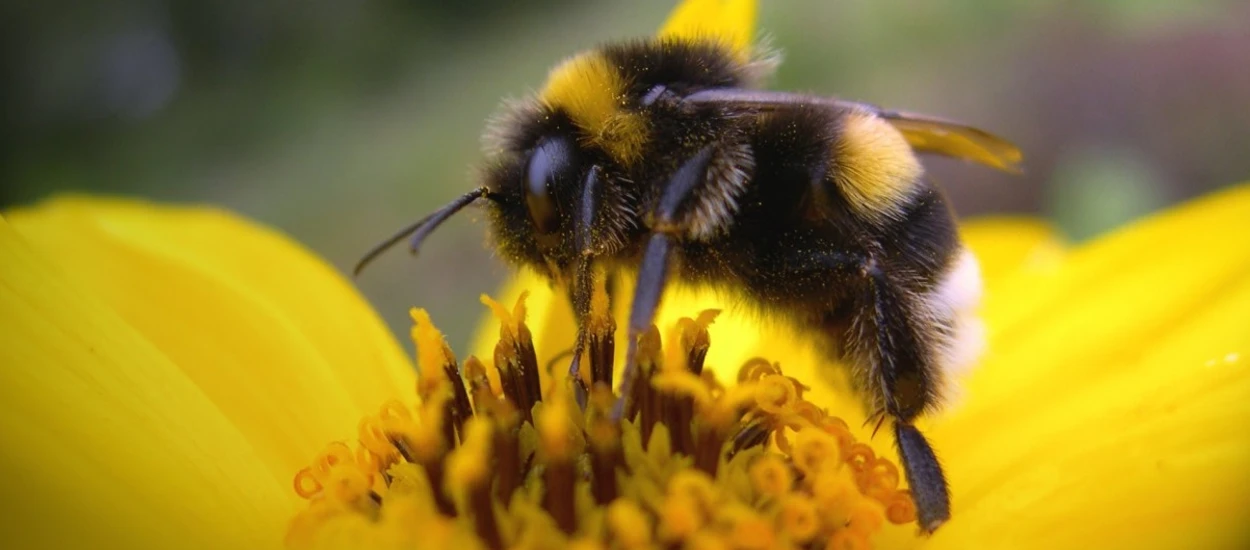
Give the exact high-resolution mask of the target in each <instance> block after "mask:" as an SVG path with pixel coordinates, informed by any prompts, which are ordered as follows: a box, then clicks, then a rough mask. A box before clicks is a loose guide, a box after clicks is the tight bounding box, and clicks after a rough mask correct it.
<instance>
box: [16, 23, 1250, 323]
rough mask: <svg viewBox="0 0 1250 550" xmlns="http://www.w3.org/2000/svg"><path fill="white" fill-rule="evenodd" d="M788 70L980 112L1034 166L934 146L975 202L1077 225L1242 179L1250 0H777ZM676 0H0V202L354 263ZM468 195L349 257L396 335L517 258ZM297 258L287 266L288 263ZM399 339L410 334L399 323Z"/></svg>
mask: <svg viewBox="0 0 1250 550" xmlns="http://www.w3.org/2000/svg"><path fill="white" fill-rule="evenodd" d="M761 3H762V4H763V5H762V6H761V22H760V23H761V27H762V28H763V29H764V30H765V32H767V33H768V34H769V35H770V36H771V37H772V42H773V44H774V45H775V46H777V47H779V48H781V49H783V50H784V52H785V60H786V61H785V63H784V64H783V65H782V66H781V70H780V73H779V74H778V78H777V79H776V81H775V82H774V83H773V87H777V88H785V89H795V90H804V91H814V92H820V93H826V94H836V95H840V96H844V97H848V98H853V99H862V100H866V101H871V102H875V103H879V104H882V105H886V106H891V107H896V108H902V109H909V110H915V111H922V112H928V113H932V114H938V115H942V116H946V117H950V118H955V119H959V120H962V121H967V122H971V123H974V124H977V125H979V126H981V127H984V128H986V129H990V130H992V131H994V132H996V133H999V134H1001V135H1004V136H1007V137H1009V138H1011V139H1013V140H1014V141H1016V142H1017V143H1018V144H1019V145H1020V146H1021V147H1022V148H1023V149H1024V151H1025V154H1026V169H1027V174H1026V175H1024V176H1023V177H1019V178H1016V177H1011V176H1007V175H1004V174H999V173H995V172H991V171H988V170H985V169H982V168H979V167H975V166H969V165H964V164H961V163H958V162H952V161H945V160H940V159H935V160H932V161H930V162H928V164H929V167H930V170H931V173H932V174H934V177H935V178H936V179H937V181H938V182H940V183H941V184H943V185H944V186H945V187H946V188H947V189H948V190H949V192H950V194H951V195H952V197H953V199H954V202H955V204H956V207H957V209H958V210H959V211H960V212H961V213H962V214H964V215H977V214H986V213H1020V212H1023V213H1040V214H1043V215H1046V216H1048V217H1051V218H1053V219H1054V220H1055V221H1056V223H1058V224H1059V226H1060V227H1061V228H1062V229H1063V230H1064V231H1065V232H1066V233H1067V234H1068V235H1069V236H1070V237H1072V238H1074V239H1081V238H1085V237H1088V236H1090V235H1092V234H1095V233H1097V232H1100V231H1103V230H1105V229H1106V228H1108V227H1112V226H1114V225H1116V224H1119V223H1122V222H1123V221H1124V220H1127V219H1131V218H1133V217H1136V216H1139V215H1141V214H1143V213H1145V212H1148V211H1151V210H1153V209H1157V208H1159V207H1162V206H1165V205H1167V204H1170V203H1173V202H1175V201H1178V200H1183V199H1185V198H1188V197H1192V196H1194V195H1198V194H1201V193H1203V192H1205V191H1208V190H1211V189H1214V188H1216V187H1219V186H1221V185H1226V184H1231V183H1234V182H1237V181H1241V180H1246V179H1250V151H1247V149H1246V144H1247V143H1250V70H1247V67H1250V24H1248V22H1250V2H1245V1H1244V0H1230V1H1216V0H1207V1H1188V2H1171V1H1164V0H1107V1H1097V2H1096V1H1085V2H1076V1H1056V2H1035V1H1023V0H1011V1H997V2H995V1H990V0H959V1H952V2H926V1H922V0H911V1H906V0H877V1H871V2H870V1H866V0H854V1H852V0H844V1H836V0H834V1H831V0H801V1H800V0H772V1H769V0H763V1H762V2H761ZM672 4H673V2H672V1H671V0H647V1H644V2H624V1H616V2H609V1H600V2H576V1H573V0H543V1H530V2H525V3H524V4H522V3H518V2H507V1H503V0H460V1H459V2H441V1H432V0H422V1H408V2H400V1H395V0H390V1H373V2H365V1H347V0H301V1H290V0H285V1H282V0H279V1H268V2H265V1H261V2H257V1H254V0H218V1H215V2H206V1H201V2H176V1H172V0H111V1H110V2H107V3H101V2H95V1H93V0H63V1H60V2H55V3H53V2H44V3H37V2H25V3H19V2H6V3H4V5H3V6H0V48H2V49H0V52H2V54H0V74H2V75H3V76H4V78H5V85H4V87H3V91H2V92H0V93H2V94H3V95H0V109H3V131H2V133H0V140H3V141H2V142H0V144H2V146H0V178H2V181H3V182H4V186H3V191H2V194H0V206H12V205H15V204H22V203H28V202H31V201H35V200H38V199H39V198H40V197H44V196H47V195H49V194H52V193H56V192H60V191H69V190H75V191H91V192H96V193H113V194H124V195H133V196H142V197H151V198H155V199H160V200H171V201H180V202H199V203H211V204H218V205H223V206H225V207H228V208H231V209H233V210H237V211H239V212H242V213H244V214H246V215H249V216H251V217H254V218H256V219H259V220H261V221H263V222H266V223H268V224H271V225H273V226H276V227H278V228H280V229H282V230H283V231H285V232H287V233H288V234H290V235H292V236H294V237H295V238H296V239H298V240H300V241H302V242H303V243H305V244H307V245H308V246H309V247H310V248H312V249H313V250H315V251H317V252H318V253H320V254H321V255H323V256H324V257H326V258H328V259H329V261H331V262H333V263H334V264H335V265H336V266H338V267H339V268H340V269H344V270H346V269H349V268H350V266H351V265H352V263H354V261H355V260H356V259H357V258H358V257H359V255H360V254H361V253H362V252H363V251H365V250H366V249H367V248H368V247H370V246H371V245H373V244H374V243H375V242H376V241H378V240H379V239H380V238H382V237H384V236H386V235H388V234H389V233H390V232H392V231H393V230H394V229H396V228H398V227H400V226H402V225H404V224H406V223H408V222H410V221H412V220H414V219H416V218H417V217H419V216H421V215H423V214H425V213H426V212H427V211H429V210H430V209H432V208H434V207H435V206H437V205H439V204H442V203H443V202H445V201H447V200H449V199H451V198H452V197H454V196H456V195H458V194H460V193H461V192H463V191H465V190H467V189H468V188H470V187H471V186H472V185H473V182H472V181H471V180H470V170H469V168H470V167H471V166H472V164H473V162H475V160H476V159H477V154H478V135H479V132H480V131H481V129H482V125H483V121H484V120H485V119H486V118H487V116H488V115H490V114H491V113H492V112H493V111H494V109H495V108H496V106H497V105H498V102H499V100H500V99H501V98H503V97H505V96H509V95H511V96H517V95H522V94H525V93H527V92H528V91H530V90H532V89H534V88H536V87H538V86H539V85H541V83H542V80H543V78H544V76H545V73H546V69H547V68H548V67H549V66H550V65H551V64H553V63H554V62H556V61H557V60H559V59H560V58H561V57H563V56H565V55H569V54H571V53H573V52H576V51H577V50H579V49H581V48H585V47H588V46H592V45H594V44H596V43H597V42H599V41H603V40H607V39H611V38H618V37H631V36H636V35H644V34H649V33H651V32H652V31H653V30H654V29H655V28H656V27H657V25H658V24H659V23H660V22H661V21H662V20H663V19H664V17H665V15H666V13H667V12H668V10H669V9H670V8H671V7H672ZM477 217H478V216H477V215H476V214H474V215H469V216H463V217H461V218H459V219H455V220H453V221H451V222H450V223H448V224H447V225H446V226H445V227H444V229H443V230H441V231H440V232H439V234H438V235H437V236H436V237H435V238H433V239H431V240H430V241H429V245H428V247H427V248H426V249H425V250H424V252H423V254H422V257H421V258H420V259H419V261H413V260H412V259H411V258H410V257H409V256H408V255H407V254H404V253H402V251H398V252H396V253H393V254H391V255H389V256H387V257H384V258H383V259H382V260H381V261H379V262H377V263H376V264H375V265H374V266H373V267H372V268H371V269H370V270H369V271H367V272H366V273H365V274H364V275H363V276H362V277H361V278H360V279H359V280H358V281H357V284H358V286H359V287H360V288H361V289H362V290H363V291H364V293H365V294H366V295H367V296H368V298H369V299H370V300H371V301H372V302H373V303H374V305H375V306H376V307H377V309H378V310H379V311H380V312H381V313H382V315H383V316H384V317H386V319H387V320H388V322H390V323H391V325H392V326H393V327H395V328H396V330H397V332H400V333H401V334H402V333H404V332H406V327H407V315H406V312H407V309H408V307H409V306H410V305H422V306H425V307H427V308H429V309H430V310H431V311H432V313H433V315H434V316H435V318H436V319H438V320H439V321H440V325H441V326H442V327H443V328H444V329H445V330H446V331H447V332H448V333H449V336H450V337H451V339H452V342H453V345H456V346H457V347H460V346H461V345H462V344H463V343H464V342H466V340H467V338H468V335H469V333H470V331H471V330H472V327H473V325H474V322H475V319H477V318H478V316H479V315H480V314H481V313H482V308H481V307H480V306H479V305H478V303H477V298H476V297H477V295H478V294H479V293H481V292H484V291H491V290H493V289H494V288H495V287H496V285H497V284H498V283H499V281H501V280H502V278H503V277H504V276H505V274H506V270H505V269H504V267H503V266H502V265H500V264H499V263H498V262H497V261H495V260H494V259H493V258H492V257H491V254H490V251H489V250H487V249H486V248H485V246H484V239H483V237H484V234H485V227H484V226H483V225H482V224H481V223H476V222H479V221H480V220H477V219H475V218H477ZM275 269H281V266H275ZM403 340H405V341H406V338H404V339H403Z"/></svg>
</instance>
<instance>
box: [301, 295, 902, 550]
mask: <svg viewBox="0 0 1250 550" xmlns="http://www.w3.org/2000/svg"><path fill="white" fill-rule="evenodd" d="M483 302H485V303H486V304H487V305H488V306H489V307H490V308H491V309H492V310H494V312H495V315H496V317H498V318H499V320H500V338H499V341H498V343H497V344H496V346H495V350H494V357H493V361H494V370H493V371H492V370H488V369H487V368H486V366H485V365H484V364H483V362H482V361H480V360H478V359H477V358H475V357H469V358H468V359H466V360H465V361H464V362H463V363H460V362H458V361H457V360H456V358H455V356H454V355H453V354H452V352H451V350H450V348H448V346H447V345H446V343H445V341H444V340H443V337H442V335H441V334H440V333H439V332H438V331H437V329H435V328H434V326H433V324H432V323H431V322H430V319H429V317H428V315H427V314H426V313H425V312H424V311H422V310H414V311H413V319H414V322H415V325H414V328H413V338H414V340H415V341H416V344H417V349H418V361H419V364H420V366H421V372H422V376H421V378H420V380H419V382H418V384H417V393H418V395H419V397H420V404H418V405H415V406H411V407H409V406H406V405H404V404H402V403H397V402H393V403H386V404H384V405H383V406H382V407H381V408H380V410H379V411H378V413H377V414H375V415H371V416H368V417H366V418H364V419H362V420H361V422H360V428H359V433H358V435H357V444H356V445H354V446H352V445H348V444H346V443H341V442H340V443H332V444H330V445H329V446H328V447H327V448H326V450H325V451H324V452H323V453H321V455H320V456H318V457H317V458H316V459H315V460H314V461H313V463H312V464H311V465H310V466H308V467H306V468H304V469H303V470H301V471H300V472H299V473H297V474H296V475H295V480H294V489H295V492H296V493H297V494H299V496H301V497H303V498H304V499H306V500H307V503H308V505H307V507H306V508H305V509H304V510H302V511H301V512H300V513H299V514H298V515H297V516H296V517H295V518H294V519H293V520H292V522H291V524H290V526H289V529H288V533H287V544H288V546H290V547H292V548H322V547H326V548H332V547H333V548H338V547H354V548H383V547H386V548H404V547H432V548H442V547H448V548H460V547H465V548H557V547H566V546H569V547H572V546H576V547H579V548H606V547H609V546H619V547H623V548H638V547H650V546H653V545H656V544H657V543H658V544H661V545H663V546H666V547H679V546H687V545H689V546H692V547H719V546H718V545H722V546H725V547H729V546H731V545H732V546H734V547H745V548H772V547H777V546H785V545H802V546H824V547H829V548H868V547H870V546H871V545H870V538H871V536H872V535H873V534H874V533H876V532H877V531H879V530H880V529H881V527H882V526H883V525H884V523H885V522H886V521H888V522H890V523H894V524H906V523H911V522H912V521H914V520H915V508H914V505H913V503H912V500H911V496H910V494H909V493H908V492H907V491H906V490H904V489H900V488H899V481H900V479H899V471H898V468H897V467H896V466H895V465H894V464H893V463H892V462H890V461H889V460H887V459H885V458H882V457H878V456H876V455H875V454H874V453H873V451H872V449H871V448H870V447H869V446H868V445H866V444H864V443H860V442H857V441H856V440H855V438H854V436H853V435H852V434H851V431H850V429H849V428H848V426H847V425H846V423H845V422H843V421H842V420H841V419H838V418H836V417H832V416H829V415H828V414H826V413H825V412H824V411H823V410H822V409H820V408H819V407H817V406H816V405H814V404H813V403H811V402H809V401H807V400H805V399H804V392H805V391H806V390H807V388H806V386H804V385H803V384H802V383H800V382H799V381H798V380H795V379H794V378H791V377H787V376H786V375H785V374H784V373H783V372H782V370H781V367H780V366H779V365H777V364H775V363H770V362H768V361H766V360H764V359H758V358H757V359H751V360H750V361H747V362H746V363H745V364H744V365H743V366H742V368H741V369H740V370H739V373H738V380H737V381H736V383H734V384H732V385H728V386H726V385H722V384H721V383H719V382H718V381H717V380H716V378H715V377H714V376H713V375H712V373H711V371H710V370H708V371H704V369H703V362H704V358H705V357H706V355H707V350H708V347H709V345H710V339H709V337H708V330H707V328H708V325H710V324H711V323H712V321H713V319H714V318H715V317H716V313H717V312H715V311H706V312H703V313H702V314H700V315H699V316H698V317H696V318H693V319H682V320H681V321H679V322H678V324H677V326H676V327H675V328H674V329H673V330H672V332H671V333H670V334H669V337H668V338H667V339H666V340H667V346H666V347H664V348H662V347H661V344H660V334H659V331H658V330H656V329H655V327H652V329H651V330H650V331H649V332H647V333H646V334H645V335H644V336H643V337H642V338H641V340H640V342H639V346H638V350H639V352H638V356H639V358H638V365H637V367H638V369H637V371H638V372H639V373H640V379H639V380H638V383H635V384H634V385H633V390H632V392H631V395H630V396H628V397H629V399H628V401H627V403H628V406H627V407H626V414H625V419H624V420H622V421H619V422H614V421H613V420H612V419H611V415H610V411H611V409H612V406H613V403H614V402H615V400H616V399H618V398H619V397H620V396H619V395H617V394H615V393H614V392H613V390H612V387H613V385H612V382H613V381H612V373H613V370H614V369H613V366H614V365H613V357H614V355H615V349H614V346H615V344H614V339H613V333H614V330H615V323H614V321H613V320H612V318H611V317H610V316H609V315H608V314H607V313H606V311H607V308H606V307H592V319H591V320H590V322H589V323H588V324H587V327H588V342H587V350H586V354H585V356H584V363H583V366H582V368H581V373H580V376H579V377H578V378H569V377H565V376H557V375H552V374H549V373H546V372H543V369H540V367H539V364H538V360H537V354H536V353H535V350H534V346H533V339H532V336H531V334H530V331H529V328H528V327H526V325H525V297H524V296H522V297H521V299H520V300H518V301H517V303H516V305H515V307H514V308H513V309H512V310H508V309H507V308H506V307H504V306H503V305H501V304H499V303H497V302H495V301H493V300H491V299H489V298H486V297H483ZM600 306H602V304H600ZM587 363H588V364H587ZM587 367H589V368H587Z"/></svg>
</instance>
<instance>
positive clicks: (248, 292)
mask: <svg viewBox="0 0 1250 550" xmlns="http://www.w3.org/2000/svg"><path fill="white" fill-rule="evenodd" d="M9 219H10V222H11V223H12V225H13V226H14V228H16V230H17V231H19V232H20V233H21V234H22V235H23V237H25V238H26V239H27V240H28V241H29V242H31V243H32V245H33V247H34V248H35V249H36V250H37V251H38V253H39V254H40V255H41V256H42V257H43V258H44V259H45V260H47V261H49V262H50V263H53V264H56V265H59V266H60V267H61V269H62V271H63V272H64V273H66V274H67V276H68V278H69V279H71V280H72V281H73V282H74V283H75V284H76V285H77V286H79V287H80V288H82V289H83V290H84V291H86V292H89V293H91V294H92V295H94V296H98V297H99V298H100V299H101V300H102V301H103V302H104V303H106V304H108V305H109V306H110V307H111V308H112V309H113V310H115V311H116V312H117V313H118V314H119V315H120V316H121V318H122V319H124V320H125V322H126V323H127V324H129V325H130V326H132V327H134V328H135V329H136V330H137V331H138V332H139V333H141V334H142V335H143V336H144V337H145V338H146V339H147V340H148V341H150V342H151V343H152V344H153V345H154V346H156V348H157V349H159V350H160V351H161V353H162V354H164V355H165V356H166V357H168V358H169V360H170V361H172V362H173V363H174V364H175V365H177V366H178V367H179V368H181V369H182V370H183V371H184V372H185V374H186V375H187V376H188V377H189V378H190V380H191V381H192V382H194V384H195V385H196V386H198V387H199V388H201V389H202V391H204V392H205V393H206V394H207V395H208V396H210V397H211V399H212V400H213V401H214V402H215V403H216V404H217V405H218V406H219V407H220V409H221V411H222V413H223V414H225V415H226V417H227V418H228V419H230V420H231V421H232V422H234V423H235V424H236V425H237V426H239V428H240V430H242V431H243V433H244V435H245V436H246V437H247V439H248V441H250V442H251V443H252V444H253V445H254V446H255V448H256V450H257V452H258V454H259V455H260V457H261V458H262V460H264V462H265V464H266V465H268V466H269V467H270V468H271V470H272V471H273V472H275V475H279V476H286V475H293V474H294V472H295V471H297V470H298V469H299V468H300V467H302V466H303V465H305V464H306V463H307V461H308V460H309V459H310V458H312V457H313V456H314V455H315V454H316V453H317V452H318V451H320V450H321V447H322V446H323V445H324V444H325V443H326V442H327V441H332V440H339V439H344V438H346V437H350V436H352V435H354V433H355V428H356V426H355V424H356V422H357V420H358V419H359V418H360V417H361V416H362V415H363V414H365V413H366V412H371V411H373V410H374V409H375V408H376V407H377V406H378V405H379V404H380V403H383V402H385V401H387V400H388V399H393V398H398V397H404V396H407V395H409V394H410V392H411V391H412V388H413V387H414V385H413V384H414V377H413V374H412V371H411V369H410V367H409V366H408V362H407V361H406V360H405V358H404V357H403V353H402V351H401V349H400V348H399V347H398V344H396V343H395V341H394V339H393V338H392V337H391V336H390V334H389V333H388V332H387V330H386V328H385V327H384V325H383V324H382V323H381V322H380V321H379V320H378V319H377V317H376V315H375V314H374V313H373V312H372V311H370V310H369V308H368V306H367V305H366V304H365V303H364V302H363V300H362V299H361V298H360V297H359V295H358V294H357V293H356V292H355V291H354V290H353V289H352V288H351V287H350V286H349V285H348V284H347V283H346V282H344V281H343V280H342V278H341V277H340V276H339V275H338V274H337V273H335V272H334V271H333V270H332V269H331V268H329V267H328V266H326V265H325V264H324V263H322V262H321V261H320V260H318V259H317V258H315V257H314V256H312V255H310V254H308V253H307V252H305V251H304V250H302V249H301V248H299V247H298V246H296V245H293V244H292V243H291V242H290V241H289V240H287V239H285V238H283V237H281V236H279V235H277V234H275V233H273V232H271V231H269V230H267V229H263V228H260V227H258V226H255V225H253V224H250V223H247V222H244V221H242V220H240V219H238V218H236V217H234V216H231V215H229V214H226V213H223V212H220V211H216V210H211V209H201V208H161V207H156V206H151V205H147V204H142V203H135V202H127V201H113V200H108V201H106V200H98V199H85V198H72V197H71V198H61V199H56V200H52V201H49V202H47V203H45V204H43V205H40V206H37V207H35V208H32V209H29V210H21V211H17V212H13V213H12V214H11V215H10V216H9Z"/></svg>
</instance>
